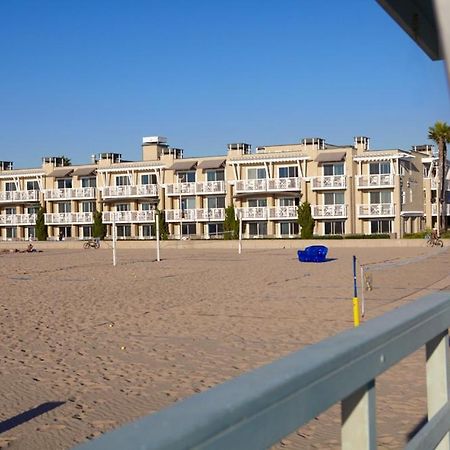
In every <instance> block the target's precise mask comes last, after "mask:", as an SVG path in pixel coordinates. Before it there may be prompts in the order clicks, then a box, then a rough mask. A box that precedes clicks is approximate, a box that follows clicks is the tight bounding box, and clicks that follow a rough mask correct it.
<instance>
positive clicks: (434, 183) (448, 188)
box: [430, 178, 450, 191]
mask: <svg viewBox="0 0 450 450" xmlns="http://www.w3.org/2000/svg"><path fill="white" fill-rule="evenodd" d="M430 180H431V189H436V188H437V186H438V185H439V186H440V185H441V183H440V182H439V181H438V180H437V179H436V178H430ZM445 190H446V191H450V183H449V181H448V180H446V181H445Z"/></svg>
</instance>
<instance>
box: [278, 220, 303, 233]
mask: <svg viewBox="0 0 450 450" xmlns="http://www.w3.org/2000/svg"><path fill="white" fill-rule="evenodd" d="M298 233H299V225H298V223H296V222H280V234H281V236H294V235H297V234H298Z"/></svg>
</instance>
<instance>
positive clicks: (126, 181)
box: [116, 175, 131, 186]
mask: <svg viewBox="0 0 450 450" xmlns="http://www.w3.org/2000/svg"><path fill="white" fill-rule="evenodd" d="M130 184H131V183H130V177H129V176H128V175H116V186H129V185H130Z"/></svg>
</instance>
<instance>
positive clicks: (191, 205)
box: [181, 197, 195, 209]
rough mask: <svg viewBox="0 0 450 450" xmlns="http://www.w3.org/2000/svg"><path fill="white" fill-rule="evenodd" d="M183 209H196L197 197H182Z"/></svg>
mask: <svg viewBox="0 0 450 450" xmlns="http://www.w3.org/2000/svg"><path fill="white" fill-rule="evenodd" d="M181 209H195V197H183V198H182V199H181Z"/></svg>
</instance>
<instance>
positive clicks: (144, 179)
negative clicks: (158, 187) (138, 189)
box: [141, 173, 157, 184]
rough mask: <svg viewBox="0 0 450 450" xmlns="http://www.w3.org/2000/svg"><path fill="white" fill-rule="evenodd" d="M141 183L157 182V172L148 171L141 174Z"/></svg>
mask: <svg viewBox="0 0 450 450" xmlns="http://www.w3.org/2000/svg"><path fill="white" fill-rule="evenodd" d="M141 184H157V182H156V174H154V173H146V174H144V175H141Z"/></svg>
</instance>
